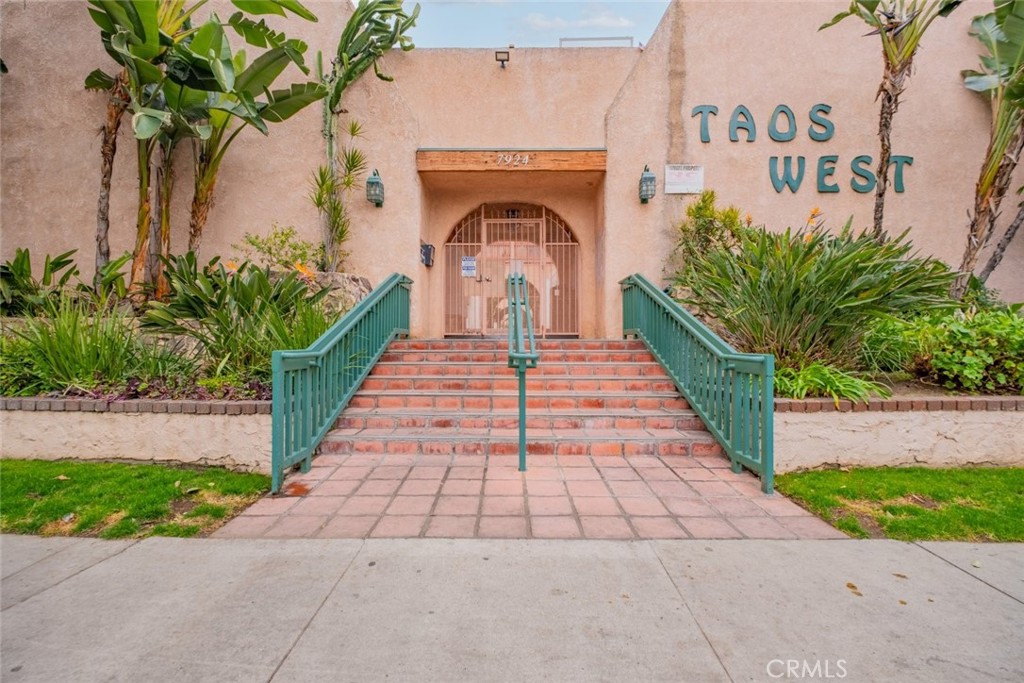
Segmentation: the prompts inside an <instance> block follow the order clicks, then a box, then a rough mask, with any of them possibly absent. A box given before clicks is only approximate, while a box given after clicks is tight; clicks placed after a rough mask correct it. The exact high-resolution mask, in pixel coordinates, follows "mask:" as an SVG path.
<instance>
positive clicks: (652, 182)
mask: <svg viewBox="0 0 1024 683" xmlns="http://www.w3.org/2000/svg"><path fill="white" fill-rule="evenodd" d="M657 187H658V178H657V176H655V175H654V173H653V172H651V169H650V168H648V167H647V166H646V165H645V166H644V172H643V173H641V174H640V203H641V204H646V203H647V200H649V199H650V198H651V197H653V196H654V193H655V191H656V190H657Z"/></svg>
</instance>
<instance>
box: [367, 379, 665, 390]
mask: <svg viewBox="0 0 1024 683" xmlns="http://www.w3.org/2000/svg"><path fill="white" fill-rule="evenodd" d="M518 388H519V380H518V379H517V378H516V377H515V376H511V377H486V376H472V377H460V376H446V375H440V376H438V375H410V376H408V377H387V376H373V375H371V376H370V377H367V378H366V380H365V381H364V382H363V386H362V390H363V391H365V392H367V393H371V392H384V391H415V392H417V393H423V392H432V391H457V392H467V391H483V392H496V391H518ZM526 391H527V392H545V393H550V392H579V391H595V392H601V393H605V392H630V393H632V392H638V393H659V392H661V393H663V392H673V391H675V384H673V383H672V381H671V380H669V379H667V378H664V377H662V378H655V377H627V378H623V377H599V376H580V377H572V376H556V375H530V374H527V379H526Z"/></svg>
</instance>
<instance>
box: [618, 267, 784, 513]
mask: <svg viewBox="0 0 1024 683" xmlns="http://www.w3.org/2000/svg"><path fill="white" fill-rule="evenodd" d="M619 284H620V285H621V287H622V329H623V333H624V334H625V335H627V336H628V335H635V336H637V337H639V338H640V339H643V340H644V342H645V343H646V344H647V347H648V348H649V349H650V351H651V353H652V354H654V357H655V358H657V359H658V362H659V363H661V365H662V366H663V367H664V368H665V370H666V371H667V372H668V374H669V375H671V377H672V379H673V381H675V383H676V386H677V387H678V388H679V391H680V392H681V393H682V394H683V396H685V397H686V400H687V401H689V403H690V406H691V407H692V408H693V410H694V411H695V412H696V413H697V414H698V415H700V417H701V419H702V420H704V424H705V425H707V427H708V429H709V430H710V431H711V433H712V434H713V435H714V436H715V438H716V439H717V440H718V442H719V443H720V444H721V445H722V447H723V448H724V449H725V452H726V453H727V454H728V455H729V458H730V460H731V461H732V469H733V471H734V472H740V471H741V470H742V468H743V467H747V468H748V469H750V470H752V471H754V472H756V473H757V474H758V475H760V477H761V489H762V490H763V491H764V492H765V493H771V492H772V489H773V486H774V481H773V478H774V455H773V442H774V437H773V430H774V408H775V397H774V387H773V383H774V375H775V358H774V357H773V356H771V355H765V354H756V353H737V352H736V350H735V349H734V348H733V347H732V346H730V345H729V344H727V343H726V342H725V340H723V339H722V338H721V337H719V336H718V335H717V334H715V333H714V332H712V331H711V330H710V329H709V328H708V327H707V326H705V325H704V323H702V322H701V321H700V320H698V319H697V318H695V317H694V316H693V315H692V314H691V313H690V312H689V311H687V310H686V309H684V308H683V307H682V306H680V305H679V304H677V303H676V302H675V301H673V300H672V299H671V298H670V297H669V296H668V295H667V294H665V293H664V292H662V291H661V290H660V289H658V288H657V287H655V286H654V285H653V284H651V282H650V281H649V280H648V279H647V278H645V277H644V276H643V275H639V274H636V275H631V276H629V277H628V278H626V279H625V280H622V281H621V282H620V283H619Z"/></svg>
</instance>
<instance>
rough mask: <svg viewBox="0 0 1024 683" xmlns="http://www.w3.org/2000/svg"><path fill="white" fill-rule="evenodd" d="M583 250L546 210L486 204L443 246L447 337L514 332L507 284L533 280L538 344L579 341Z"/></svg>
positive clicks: (530, 296)
mask: <svg viewBox="0 0 1024 683" xmlns="http://www.w3.org/2000/svg"><path fill="white" fill-rule="evenodd" d="M579 246H580V245H579V243H578V242H577V241H576V237H575V236H574V235H573V234H572V231H571V230H570V229H569V228H568V226H567V225H566V224H565V222H564V221H563V220H562V219H561V218H560V217H559V216H558V215H557V214H555V213H553V212H551V211H549V210H547V209H546V208H544V207H542V206H534V205H530V204H501V205H497V204H484V205H483V206H481V207H480V208H479V209H477V210H476V211H474V212H473V213H471V214H469V215H468V216H466V217H465V218H464V219H463V220H462V221H461V222H460V223H459V225H458V226H456V228H455V230H454V231H453V232H452V235H451V238H450V239H449V240H448V242H447V243H446V244H445V245H444V269H445V270H444V272H445V299H444V319H445V324H444V332H445V334H446V335H452V336H462V335H480V336H502V335H505V334H506V333H507V332H508V300H507V293H506V289H505V282H506V279H507V278H508V276H509V275H510V274H512V273H516V272H518V273H522V274H523V275H525V276H526V281H527V283H528V286H529V298H530V305H531V307H532V308H533V311H532V317H533V324H534V328H535V329H536V333H537V336H544V337H575V336H579V331H580V330H579Z"/></svg>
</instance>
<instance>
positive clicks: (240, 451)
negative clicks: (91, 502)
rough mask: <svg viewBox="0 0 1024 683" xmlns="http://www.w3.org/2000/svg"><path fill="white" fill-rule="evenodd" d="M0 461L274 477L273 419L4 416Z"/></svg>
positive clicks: (75, 414)
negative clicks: (167, 465) (168, 466)
mask: <svg viewBox="0 0 1024 683" xmlns="http://www.w3.org/2000/svg"><path fill="white" fill-rule="evenodd" d="M0 434H2V438H0V458H16V459H28V458H31V459H38V460H60V459H62V458H75V459H77V460H134V461H145V462H176V463H183V464H190V465H217V466H220V467H228V468H231V469H238V470H246V471H253V472H264V473H269V472H270V445H271V442H270V415H269V414H254V415H186V414H169V413H112V412H102V413H100V412H51V411H46V412H38V411H25V410H3V411H0Z"/></svg>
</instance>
